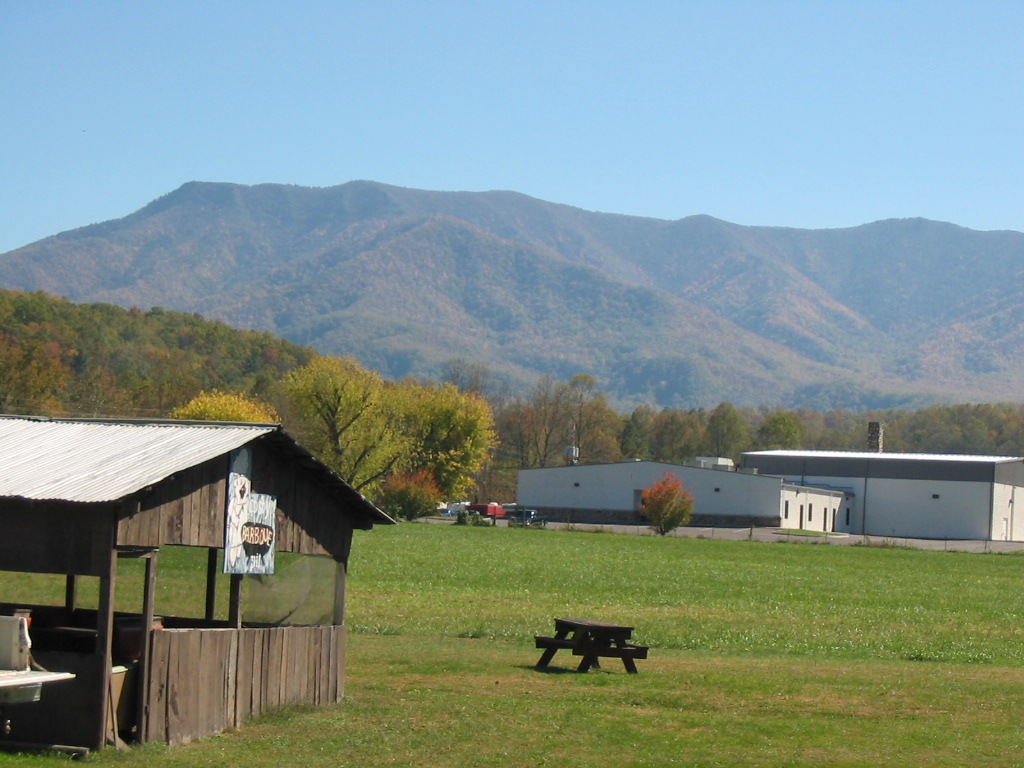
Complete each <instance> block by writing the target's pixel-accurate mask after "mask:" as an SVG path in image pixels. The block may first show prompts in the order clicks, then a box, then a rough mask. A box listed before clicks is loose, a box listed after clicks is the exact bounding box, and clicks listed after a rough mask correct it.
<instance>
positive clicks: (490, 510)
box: [469, 504, 505, 517]
mask: <svg viewBox="0 0 1024 768" xmlns="http://www.w3.org/2000/svg"><path fill="white" fill-rule="evenodd" d="M469 511H470V512H476V513H477V514H478V515H487V516H488V517H504V516H505V508H504V507H503V506H501V504H470V505H469Z"/></svg>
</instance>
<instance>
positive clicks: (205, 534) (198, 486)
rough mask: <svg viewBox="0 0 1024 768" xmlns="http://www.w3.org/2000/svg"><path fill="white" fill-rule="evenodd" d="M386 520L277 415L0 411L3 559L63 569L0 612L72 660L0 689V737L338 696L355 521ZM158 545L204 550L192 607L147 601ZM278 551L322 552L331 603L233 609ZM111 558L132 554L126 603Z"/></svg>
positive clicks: (149, 723)
mask: <svg viewBox="0 0 1024 768" xmlns="http://www.w3.org/2000/svg"><path fill="white" fill-rule="evenodd" d="M260 515H262V517H259V516H260ZM393 522H394V521H393V520H391V519H390V518H389V517H388V516H387V515H385V514H384V513H383V512H381V511H380V510H378V509H377V508H376V507H374V506H373V505H372V504H370V503H369V502H368V501H367V500H366V499H365V498H364V497H363V496H361V495H360V494H359V493H357V492H356V491H354V490H353V489H352V488H351V487H350V486H349V485H347V484H346V483H344V482H343V481H342V480H341V479H340V478H338V477H337V476H336V475H335V474H333V473H332V472H331V471H330V470H329V469H328V468H327V467H325V466H324V465H323V464H321V463H320V462H318V461H317V460H316V459H314V458H313V457H312V456H311V455H310V454H309V453H308V452H307V451H306V450H304V449H303V448H302V447H301V446H299V445H298V444H297V443H296V442H295V440H293V439H292V438H291V437H289V436H288V435H287V434H285V433H284V432H283V431H282V430H281V428H280V427H279V426H278V425H275V424H235V423H221V422H175V421H136V420H132V421H124V420H117V421H115V420H97V419H44V418H31V417H16V416H0V530H3V532H4V535H3V536H2V537H0V571H6V572H28V573H46V574H60V575H61V576H63V577H64V580H63V583H64V585H65V588H64V600H63V604H61V605H25V604H23V603H18V602H16V601H11V600H10V598H9V597H4V596H3V595H2V594H0V600H7V602H4V603H2V604H0V613H6V614H14V613H15V612H17V611H20V612H21V613H22V615H24V614H26V613H29V612H30V615H31V619H30V621H31V625H30V635H31V640H32V658H33V660H34V663H35V664H37V665H39V666H41V667H43V668H45V669H47V670H52V671H62V672H71V673H73V674H74V675H75V678H74V679H73V680H66V681H63V682H56V683H53V684H50V685H44V686H43V689H42V695H41V697H40V699H39V701H35V702H31V703H18V704H14V705H11V706H9V707H7V708H6V711H5V712H4V717H5V718H6V719H9V720H10V723H11V729H10V734H9V735H8V736H0V742H2V740H3V739H5V738H6V739H8V740H9V742H18V743H27V744H62V745H69V746H79V747H85V748H90V749H96V748H99V747H102V746H104V745H109V744H119V743H121V742H122V741H139V742H144V741H163V742H169V743H172V744H173V743H181V742H184V741H187V740H189V739H192V738H195V737H199V736H204V735H207V734H211V733H216V732H218V731H221V730H224V729H226V728H230V727H233V726H236V725H239V724H241V723H242V722H243V721H244V720H245V719H246V718H248V717H249V716H251V715H255V714H258V713H260V712H262V711H264V710H267V709H270V708H275V707H280V706H284V705H293V704H312V705H319V704H331V703H335V702H337V701H338V700H339V699H340V698H341V696H342V694H343V691H344V669H345V642H346V635H345V621H344V599H345V575H346V571H347V565H348V558H349V551H350V548H351V544H352V534H353V530H355V529H364V530H365V529H370V528H372V527H373V526H374V525H375V524H390V523H393ZM171 545H183V546H187V547H201V548H204V549H205V550H207V552H206V555H205V556H202V555H200V557H199V560H198V562H199V563H201V565H200V570H205V580H206V581H205V584H206V590H205V606H204V605H202V604H200V605H199V606H197V610H196V611H195V612H196V613H197V614H199V613H201V614H202V615H197V616H166V615H164V616H161V617H159V619H156V618H155V617H154V612H155V611H154V595H155V593H156V585H157V579H158V561H159V551H160V548H161V547H167V546H171ZM282 552H295V553H302V554H307V555H322V556H324V557H325V558H332V559H333V561H334V563H335V564H336V565H334V566H333V568H334V573H335V576H334V579H333V585H332V586H333V591H334V595H333V617H332V618H331V619H329V620H328V621H325V622H322V623H319V624H317V625H312V626H291V625H289V626H285V625H272V626H267V625H265V624H264V625H260V626H252V625H249V624H247V623H246V622H244V621H243V610H242V605H241V595H242V581H243V578H245V576H244V575H243V574H246V573H262V574H266V573H268V572H269V570H272V568H271V567H270V566H272V564H273V558H274V556H275V553H282ZM119 558H141V559H142V560H143V561H144V563H145V565H144V574H145V575H144V578H143V588H142V589H143V594H142V595H141V596H139V598H140V599H139V600H138V601H137V605H139V606H140V607H141V610H139V611H138V612H137V613H132V614H121V613H118V612H116V611H115V610H114V594H115V586H116V581H117V563H118V559H119ZM326 562H328V563H329V562H330V560H327V561H326ZM227 570H231V571H232V572H231V573H225V571H227ZM81 577H95V579H93V580H92V581H93V582H95V580H96V579H98V582H97V583H98V599H96V598H94V599H93V602H94V605H90V606H83V605H82V604H81V603H82V602H84V601H83V600H82V598H81V594H80V592H81V590H80V588H79V583H80V581H81ZM199 578H200V579H202V578H203V575H202V574H199ZM261 578H263V579H265V580H269V581H273V579H274V576H263V577H261ZM225 591H227V592H228V600H227V602H228V606H229V607H228V610H227V614H228V615H227V616H226V617H225V616H223V613H224V612H223V608H222V610H221V614H222V615H221V616H220V617H218V616H217V614H216V610H215V605H216V600H217V595H218V593H219V594H220V595H221V604H222V606H223V602H224V592H225ZM57 602H59V601H57ZM201 602H202V601H201ZM155 625H156V626H155Z"/></svg>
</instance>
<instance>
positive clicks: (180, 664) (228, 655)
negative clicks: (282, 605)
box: [143, 626, 345, 744]
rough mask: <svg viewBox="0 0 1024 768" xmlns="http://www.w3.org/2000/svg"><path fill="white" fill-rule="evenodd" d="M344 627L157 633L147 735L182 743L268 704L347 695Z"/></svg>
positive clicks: (240, 720) (235, 722)
mask: <svg viewBox="0 0 1024 768" xmlns="http://www.w3.org/2000/svg"><path fill="white" fill-rule="evenodd" d="M344 660H345V627H344V626H320V627H273V628H267V629H239V630H234V629H185V630H161V631H158V632H154V633H153V648H152V655H151V665H150V668H149V669H150V674H149V686H148V690H147V691H146V692H145V705H144V706H145V708H146V709H145V711H146V724H145V733H144V735H143V738H144V739H145V740H146V741H162V742H167V743H170V744H181V743H184V742H187V741H189V740H191V739H195V738H199V737H201V736H207V735H210V734H212V733H218V732H220V731H223V730H226V729H228V728H232V727H236V726H238V725H241V724H242V723H244V722H245V721H246V720H247V719H248V718H249V717H252V716H254V715H258V714H260V713H262V712H265V711H267V710H271V709H276V708H279V707H284V706H292V705H298V704H309V705H324V704H333V703H336V702H338V701H339V700H340V699H341V696H342V694H343V693H344Z"/></svg>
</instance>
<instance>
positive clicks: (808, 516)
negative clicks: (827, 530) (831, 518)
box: [807, 504, 814, 523]
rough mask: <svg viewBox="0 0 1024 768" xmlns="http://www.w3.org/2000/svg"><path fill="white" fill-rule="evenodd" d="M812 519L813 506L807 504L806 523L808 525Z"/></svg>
mask: <svg viewBox="0 0 1024 768" xmlns="http://www.w3.org/2000/svg"><path fill="white" fill-rule="evenodd" d="M813 519H814V505H813V504H808V505H807V522H808V523H809V522H811V520H813Z"/></svg>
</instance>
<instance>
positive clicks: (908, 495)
mask: <svg viewBox="0 0 1024 768" xmlns="http://www.w3.org/2000/svg"><path fill="white" fill-rule="evenodd" d="M743 467H744V468H745V470H747V471H756V472H759V473H761V474H763V475H773V476H778V477H781V478H782V479H783V481H784V482H785V483H787V484H790V485H797V486H809V487H817V488H829V489H833V490H839V491H843V492H844V493H845V495H846V501H845V503H844V504H843V506H842V509H841V510H840V512H839V513H838V514H837V516H836V519H835V530H837V531H846V532H849V533H855V534H864V535H870V536H893V537H907V538H922V539H976V540H995V541H1024V510H1022V514H1020V515H1017V514H1015V507H1016V500H1017V497H1018V496H1020V497H1021V499H1022V503H1024V495H1022V491H1024V459H1022V458H1020V457H1010V456H959V455H942V454H913V453H883V452H875V451H871V452H863V453H857V452H847V451H798V450H781V451H752V452H749V453H745V454H744V455H743Z"/></svg>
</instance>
